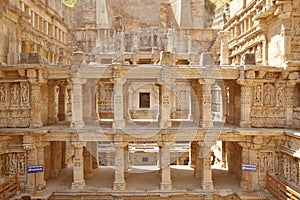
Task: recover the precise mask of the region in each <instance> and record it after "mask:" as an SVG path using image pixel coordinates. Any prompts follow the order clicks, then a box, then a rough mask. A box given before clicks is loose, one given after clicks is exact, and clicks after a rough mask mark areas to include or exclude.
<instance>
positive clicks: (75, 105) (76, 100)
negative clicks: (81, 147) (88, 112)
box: [71, 80, 86, 128]
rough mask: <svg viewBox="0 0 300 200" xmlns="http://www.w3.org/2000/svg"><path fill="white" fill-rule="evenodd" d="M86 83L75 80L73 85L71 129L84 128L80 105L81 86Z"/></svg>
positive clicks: (81, 106)
mask: <svg viewBox="0 0 300 200" xmlns="http://www.w3.org/2000/svg"><path fill="white" fill-rule="evenodd" d="M84 83H86V80H76V81H75V83H74V85H73V92H72V99H73V101H72V112H73V113H72V123H71V128H82V127H84V121H83V105H82V101H83V99H82V85H83V84H84Z"/></svg>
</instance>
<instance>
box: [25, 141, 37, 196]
mask: <svg viewBox="0 0 300 200" xmlns="http://www.w3.org/2000/svg"><path fill="white" fill-rule="evenodd" d="M37 164H38V163H37V149H36V147H34V146H33V147H32V148H30V149H27V166H31V165H37ZM25 187H26V188H25V190H26V192H27V193H34V192H35V191H34V190H35V189H34V187H35V186H34V174H28V175H27V184H26V186H25Z"/></svg>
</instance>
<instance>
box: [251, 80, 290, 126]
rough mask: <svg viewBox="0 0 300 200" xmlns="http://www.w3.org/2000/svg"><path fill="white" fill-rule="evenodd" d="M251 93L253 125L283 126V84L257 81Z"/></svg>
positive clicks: (284, 122) (284, 95)
mask: <svg viewBox="0 0 300 200" xmlns="http://www.w3.org/2000/svg"><path fill="white" fill-rule="evenodd" d="M254 94H255V95H253V106H252V110H251V123H252V126H253V127H285V125H286V113H285V101H286V100H285V99H286V94H285V84H284V83H275V84H274V83H268V82H265V83H257V84H256V85H255V89H254Z"/></svg>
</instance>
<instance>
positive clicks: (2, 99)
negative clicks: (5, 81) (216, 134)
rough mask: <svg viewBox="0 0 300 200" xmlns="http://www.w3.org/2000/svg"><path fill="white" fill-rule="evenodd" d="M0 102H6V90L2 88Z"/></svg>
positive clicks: (0, 89) (0, 87) (0, 88)
mask: <svg viewBox="0 0 300 200" xmlns="http://www.w3.org/2000/svg"><path fill="white" fill-rule="evenodd" d="M0 102H5V88H4V87H3V86H0Z"/></svg>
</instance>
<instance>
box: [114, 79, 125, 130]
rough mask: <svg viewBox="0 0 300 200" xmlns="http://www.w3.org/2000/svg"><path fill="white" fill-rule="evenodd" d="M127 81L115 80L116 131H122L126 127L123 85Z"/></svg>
mask: <svg viewBox="0 0 300 200" xmlns="http://www.w3.org/2000/svg"><path fill="white" fill-rule="evenodd" d="M125 81H126V80H124V79H121V78H115V80H114V110H113V111H114V122H113V128H114V129H122V128H124V127H125V120H124V107H123V106H124V105H123V104H124V99H123V85H124V83H125Z"/></svg>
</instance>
